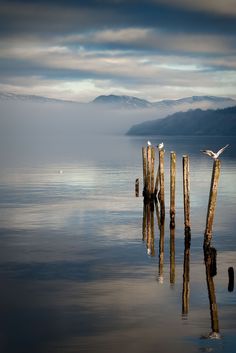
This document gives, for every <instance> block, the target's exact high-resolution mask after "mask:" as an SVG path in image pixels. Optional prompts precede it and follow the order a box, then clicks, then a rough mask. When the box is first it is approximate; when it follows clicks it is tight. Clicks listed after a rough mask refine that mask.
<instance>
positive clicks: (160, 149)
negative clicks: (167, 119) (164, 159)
mask: <svg viewBox="0 0 236 353" xmlns="http://www.w3.org/2000/svg"><path fill="white" fill-rule="evenodd" d="M157 148H158V149H159V151H162V150H163V148H164V143H163V142H161V143H159V145H157Z"/></svg>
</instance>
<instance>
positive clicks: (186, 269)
mask: <svg viewBox="0 0 236 353" xmlns="http://www.w3.org/2000/svg"><path fill="white" fill-rule="evenodd" d="M190 244H191V232H190V231H189V230H188V229H185V239H184V266H183V291H182V315H183V317H186V315H187V314H188V311H189V296H190Z"/></svg>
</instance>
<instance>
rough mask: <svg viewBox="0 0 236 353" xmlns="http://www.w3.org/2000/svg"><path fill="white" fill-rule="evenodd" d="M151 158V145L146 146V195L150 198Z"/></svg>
mask: <svg viewBox="0 0 236 353" xmlns="http://www.w3.org/2000/svg"><path fill="white" fill-rule="evenodd" d="M151 159H152V150H151V146H148V147H147V196H148V198H150V194H151Z"/></svg>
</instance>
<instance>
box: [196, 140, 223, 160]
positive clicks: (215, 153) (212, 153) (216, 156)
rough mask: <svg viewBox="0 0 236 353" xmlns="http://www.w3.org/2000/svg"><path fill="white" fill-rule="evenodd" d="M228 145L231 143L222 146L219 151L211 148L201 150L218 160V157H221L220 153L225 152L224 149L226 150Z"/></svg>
mask: <svg viewBox="0 0 236 353" xmlns="http://www.w3.org/2000/svg"><path fill="white" fill-rule="evenodd" d="M228 146H229V144H228V145H226V146H224V147H222V148H221V149H220V150H219V151H217V152H213V151H211V150H201V152H202V153H205V154H207V155H208V156H210V157H212V158H213V159H214V160H216V159H217V158H218V157H219V155H220V154H221V153H222V152H224V150H225V149H226V148H227V147H228Z"/></svg>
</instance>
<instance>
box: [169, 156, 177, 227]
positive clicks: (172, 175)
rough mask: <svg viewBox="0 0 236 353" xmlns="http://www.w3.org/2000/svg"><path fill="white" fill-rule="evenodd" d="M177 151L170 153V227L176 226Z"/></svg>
mask: <svg viewBox="0 0 236 353" xmlns="http://www.w3.org/2000/svg"><path fill="white" fill-rule="evenodd" d="M175 179H176V153H175V152H171V153H170V227H171V228H174V227H175Z"/></svg>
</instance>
